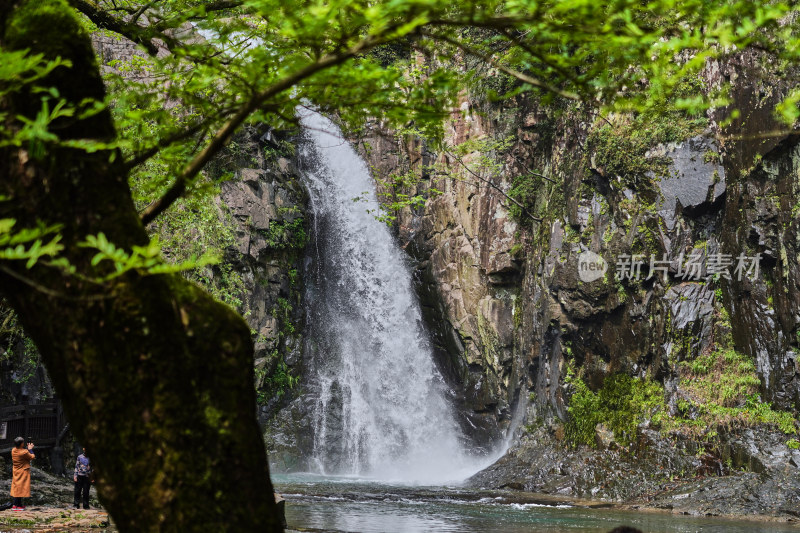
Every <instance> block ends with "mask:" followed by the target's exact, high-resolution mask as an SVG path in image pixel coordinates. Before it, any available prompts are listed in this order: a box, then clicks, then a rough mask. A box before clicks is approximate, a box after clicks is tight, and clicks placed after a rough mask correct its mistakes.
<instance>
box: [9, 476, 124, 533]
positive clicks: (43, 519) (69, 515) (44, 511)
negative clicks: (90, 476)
mask: <svg viewBox="0 0 800 533" xmlns="http://www.w3.org/2000/svg"><path fill="white" fill-rule="evenodd" d="M10 489H11V476H10V475H4V476H3V479H2V480H0V494H4V495H6V496H5V497H3V498H0V503H3V502H5V501H7V500H8V499H9V498H8V496H7V495H8V494H9V491H10ZM72 496H73V483H72V480H71V479H68V478H63V477H56V476H53V475H51V474H48V473H47V472H44V471H43V470H40V469H38V468H32V469H31V498H30V499H29V500H28V507H27V509H26V510H25V511H12V510H10V509H8V510H6V511H0V531H25V530H29V531H36V532H56V531H70V532H78V531H103V530H107V529H108V528H109V527H110V526H109V524H110V522H109V517H108V513H106V512H105V511H104V510H103V509H102V508H101V507H100V503H99V502H98V501H97V494H96V493H95V489H94V488H92V489H91V492H90V498H89V504H90V506H91V509H87V510H84V509H73V508H72Z"/></svg>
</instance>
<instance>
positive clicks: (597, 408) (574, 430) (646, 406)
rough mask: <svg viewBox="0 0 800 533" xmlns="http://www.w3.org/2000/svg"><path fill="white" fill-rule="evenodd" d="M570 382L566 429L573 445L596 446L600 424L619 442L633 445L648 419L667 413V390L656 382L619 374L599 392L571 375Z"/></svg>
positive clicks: (609, 380) (610, 379) (610, 378)
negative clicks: (665, 403) (639, 427)
mask: <svg viewBox="0 0 800 533" xmlns="http://www.w3.org/2000/svg"><path fill="white" fill-rule="evenodd" d="M566 381H567V383H569V384H570V385H572V387H573V388H574V392H573V394H572V397H571V398H570V405H569V408H568V411H569V421H568V422H567V424H566V427H565V435H566V437H567V440H568V441H569V442H571V443H572V444H586V445H589V446H595V428H596V427H597V425H598V424H603V425H605V426H606V427H607V428H609V429H610V430H612V431H613V432H614V437H615V438H616V439H617V440H618V441H619V442H621V443H623V444H626V445H627V444H630V443H631V442H632V441H633V440H635V438H636V434H637V427H638V425H639V424H640V423H641V422H642V421H643V420H644V418H645V417H647V416H652V415H653V414H655V413H656V412H658V411H664V410H665V407H664V387H663V386H662V385H661V384H660V383H658V382H655V381H652V380H647V379H639V378H633V377H630V376H628V375H626V374H616V375H613V376H609V377H607V378H606V379H605V382H604V383H603V387H602V388H601V389H600V390H599V391H597V392H593V391H592V390H590V389H589V387H588V386H587V385H586V384H585V383H584V382H583V381H582V380H581V379H580V378H578V377H575V376H569V375H568V377H567V380H566Z"/></svg>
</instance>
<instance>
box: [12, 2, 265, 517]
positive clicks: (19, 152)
mask: <svg viewBox="0 0 800 533" xmlns="http://www.w3.org/2000/svg"><path fill="white" fill-rule="evenodd" d="M0 46H2V47H3V48H4V49H6V50H20V49H26V48H28V49H31V52H32V53H42V54H44V55H45V57H46V58H55V57H57V56H61V57H63V58H66V59H69V60H70V61H71V62H72V67H71V68H66V67H62V68H58V69H56V70H55V71H53V72H52V73H51V74H50V75H49V76H48V77H47V78H46V79H45V80H40V81H39V82H38V85H40V86H46V87H56V88H57V89H58V91H59V94H60V96H61V97H62V98H64V99H66V100H67V102H69V103H71V104H76V103H78V102H81V101H82V100H83V99H85V98H95V99H102V98H103V96H104V89H103V84H102V80H101V78H100V74H99V70H98V66H97V63H96V60H95V56H94V53H93V51H92V48H91V44H90V41H89V38H88V35H86V34H85V33H84V32H83V31H82V30H81V28H80V25H79V23H78V21H77V20H76V18H75V16H74V14H73V12H72V10H71V8H69V7H68V6H67V4H66V3H65V2H64V1H63V0H22V1H19V0H18V1H13V0H0ZM41 96H42V95H41V94H40V93H34V92H33V91H31V90H27V92H26V91H22V92H18V93H15V94H14V95H12V96H10V97H8V98H6V99H5V100H2V101H0V113H6V117H9V118H7V120H6V122H5V124H3V126H2V127H3V128H7V131H13V130H14V129H15V128H19V126H20V124H19V122H17V121H16V119H14V118H13V117H16V116H18V115H22V116H26V117H30V118H33V117H35V115H36V113H37V112H38V111H39V110H40V109H41V105H42V103H41ZM53 126H54V130H55V131H56V132H57V133H58V135H59V136H60V138H61V139H62V140H64V139H84V138H92V139H95V140H99V141H109V140H112V139H113V138H114V136H115V132H114V127H113V124H112V121H111V117H110V114H109V113H108V112H103V113H101V114H99V115H95V116H93V117H90V118H86V119H83V120H73V119H63V120H62V119H60V121H59V122H56V123H54V124H53ZM33 148H34V147H33V146H32V145H25V146H24V147H22V148H16V147H4V148H0V165H1V166H0V196H6V197H8V200H7V201H2V202H0V218H13V219H16V220H17V228H19V227H34V226H36V224H37V223H39V222H40V221H41V222H44V223H45V224H48V225H50V224H58V225H60V226H61V227H62V229H61V231H60V233H61V235H62V236H63V240H62V243H63V244H64V246H65V250H64V255H65V256H66V257H67V258H68V259H69V261H70V262H71V263H72V264H73V265H75V266H76V267H77V272H78V273H79V274H83V275H84V276H87V277H92V276H96V275H97V274H98V271H97V267H94V266H92V265H91V263H90V260H91V256H92V255H93V253H94V252H92V251H89V250H86V249H84V248H81V247H79V246H78V243H79V242H81V241H82V240H84V239H85V238H86V236H87V235H97V234H98V233H100V232H102V233H105V235H106V236H107V237H108V238H109V240H110V241H111V242H113V243H115V244H116V245H117V246H118V247H123V248H128V249H130V247H131V246H134V245H143V244H145V243H147V241H148V238H147V235H146V233H145V230H144V227H143V226H142V224H141V222H140V220H139V216H138V214H137V213H136V210H135V208H134V205H133V202H132V200H131V195H130V189H129V187H128V184H127V172H126V170H125V168H124V167H123V165H122V164H121V162H120V157H119V154H118V153H117V154H114V153H113V152H112V151H108V150H106V151H99V152H94V153H88V152H86V151H82V150H77V149H70V148H66V147H63V146H56V145H52V146H48V147H46V148H47V149H46V150H45V151H44V152H43V153H37V150H35V149H33ZM112 155H114V156H116V157H113V158H112V157H111V156H112ZM15 229H16V228H15ZM17 263H21V262H17ZM17 263H14V262H11V261H4V262H0V267H2V268H0V291H2V294H3V295H4V296H6V297H7V298H8V299H9V301H10V302H11V303H12V305H13V307H14V308H15V309H16V311H17V312H18V313H19V315H20V317H21V319H22V322H23V324H24V326H25V329H26V331H27V333H28V334H29V335H30V336H31V337H32V338H33V339H34V341H35V342H36V344H37V346H38V348H39V350H40V352H41V355H42V358H43V361H44V363H45V365H46V367H47V369H48V371H49V373H50V376H51V378H52V380H53V385H54V386H55V389H56V391H57V392H58V394H59V397H60V399H61V401H62V402H63V404H64V408H65V410H66V412H67V415H68V417H69V419H70V420H71V422H72V424H73V429H74V430H75V433H76V436H77V438H78V439H79V440H80V441H81V443H83V444H84V445H85V446H86V447H87V449H88V450H89V454H90V456H91V457H92V459H93V461H94V464H95V466H96V469H97V477H98V489H99V495H100V499H101V501H102V502H103V504H104V505H105V506H106V508H107V509H108V510H109V511H110V513H111V515H112V517H113V519H114V521H115V523H116V524H117V526H118V527H119V529H120V530H121V531H136V532H141V531H181V532H187V531H279V530H280V529H281V527H280V525H279V520H278V517H277V514H276V509H275V505H274V501H273V496H272V486H271V483H270V479H269V470H268V466H267V460H266V454H265V450H264V445H263V441H262V439H261V435H260V431H259V427H258V424H257V422H256V413H255V405H256V402H255V392H254V389H253V365H252V341H251V338H250V332H249V328H248V327H247V325H246V323H245V322H244V321H243V320H242V319H241V317H239V316H238V315H237V314H236V313H235V312H234V311H233V310H231V309H230V308H228V307H226V306H224V305H223V304H221V303H218V302H216V301H214V300H213V299H212V298H211V297H210V296H208V295H207V294H206V293H205V292H203V291H202V290H200V289H199V288H197V287H195V286H193V285H192V284H190V283H188V282H187V281H185V280H184V279H182V278H181V277H180V276H177V275H148V276H141V275H138V274H136V273H135V272H129V273H128V274H126V275H123V276H121V277H120V278H117V279H115V280H114V281H112V282H107V283H103V284H97V283H94V282H91V281H82V280H81V279H82V278H81V277H80V276H74V275H66V274H64V273H63V272H62V271H61V270H59V269H56V268H52V267H47V266H45V265H42V264H38V265H37V266H34V267H33V268H31V269H25V268H24V265H21V264H17ZM34 491H35V487H34Z"/></svg>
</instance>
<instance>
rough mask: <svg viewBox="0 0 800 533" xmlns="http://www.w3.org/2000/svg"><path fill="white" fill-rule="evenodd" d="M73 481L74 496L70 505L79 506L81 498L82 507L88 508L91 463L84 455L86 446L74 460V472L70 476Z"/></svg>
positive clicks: (76, 507)
mask: <svg viewBox="0 0 800 533" xmlns="http://www.w3.org/2000/svg"><path fill="white" fill-rule="evenodd" d="M72 479H73V481H75V498H74V499H73V502H72V506H73V507H74V508H75V509H78V508H79V507H80V502H81V500H83V508H84V509H88V508H89V487H90V486H91V485H92V465H91V462H90V461H89V457H87V455H86V448H83V453H82V454H80V455H79V456H78V459H77V460H76V461H75V473H74V475H73V476H72Z"/></svg>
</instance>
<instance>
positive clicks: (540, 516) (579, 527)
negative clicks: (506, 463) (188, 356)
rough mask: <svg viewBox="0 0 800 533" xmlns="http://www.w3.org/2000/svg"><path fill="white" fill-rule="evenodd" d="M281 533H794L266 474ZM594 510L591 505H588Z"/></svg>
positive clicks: (769, 526) (470, 493) (503, 496)
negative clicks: (282, 510)
mask: <svg viewBox="0 0 800 533" xmlns="http://www.w3.org/2000/svg"><path fill="white" fill-rule="evenodd" d="M273 483H274V484H275V490H276V491H278V492H279V493H281V494H282V495H283V496H284V498H286V500H287V501H286V521H287V523H288V526H289V530H290V531H291V530H300V531H329V532H359V533H373V532H374V533H399V532H403V533H405V532H408V533H416V532H437V533H451V532H453V533H455V532H459V533H500V532H503V533H521V532H523V531H524V532H526V533H530V532H538V531H544V532H584V533H600V532H603V533H605V532H608V531H610V530H611V529H613V528H615V527H617V526H620V525H629V526H634V527H637V528H639V529H640V530H642V531H644V532H665V533H666V532H670V533H671V532H680V533H689V532H698V531H702V532H719V533H723V532H724V533H744V532H755V531H764V532H767V531H769V532H784V531H786V532H789V531H792V532H795V533H797V532H798V531H800V528H798V527H797V526H793V525H790V524H780V523H770V522H756V521H743V520H739V521H734V520H723V519H717V518H698V517H688V516H674V515H671V514H662V513H654V512H635V511H620V510H615V509H608V508H602V507H597V505H602V504H593V503H592V502H572V501H564V500H560V499H556V498H553V497H551V496H547V495H540V494H531V493H521V492H516V491H498V490H493V491H476V490H473V489H463V488H459V487H416V486H403V485H392V484H386V483H382V482H381V483H378V482H374V481H369V480H360V479H355V478H344V477H342V478H336V477H322V476H319V475H314V474H293V475H275V476H273ZM593 505H594V506H593Z"/></svg>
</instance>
